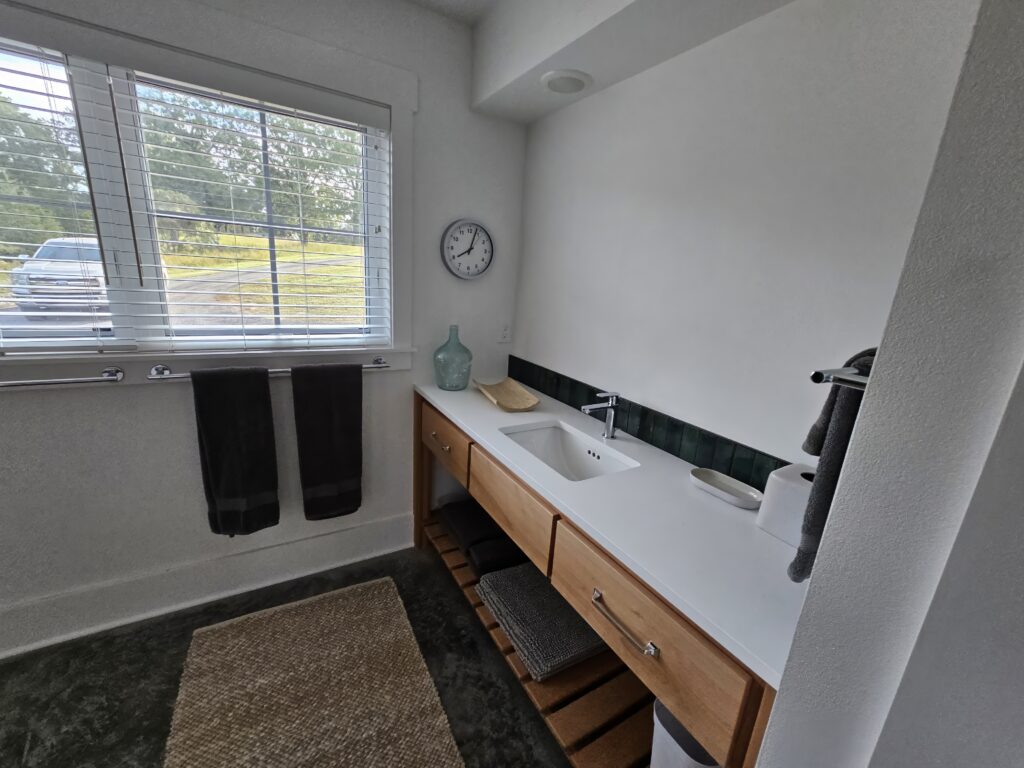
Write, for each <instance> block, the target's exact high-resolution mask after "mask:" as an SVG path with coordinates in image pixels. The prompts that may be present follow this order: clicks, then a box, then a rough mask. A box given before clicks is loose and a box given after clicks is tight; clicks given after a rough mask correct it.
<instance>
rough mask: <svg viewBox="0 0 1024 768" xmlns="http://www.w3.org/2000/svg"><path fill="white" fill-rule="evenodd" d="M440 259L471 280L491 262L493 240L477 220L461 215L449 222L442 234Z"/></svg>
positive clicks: (451, 268)
mask: <svg viewBox="0 0 1024 768" xmlns="http://www.w3.org/2000/svg"><path fill="white" fill-rule="evenodd" d="M441 259H442V261H444V265H445V266H446V267H448V271H449V272H451V273H452V274H453V275H455V276H456V277H461V278H462V279H463V280H470V279H472V278H474V277H479V276H480V275H482V274H483V273H484V272H486V271H487V268H488V267H490V266H491V262H492V261H493V260H494V243H492V242H491V236H490V234H489V233H488V232H487V230H486V229H484V228H483V227H482V226H480V225H479V224H477V223H476V222H475V221H470V220H469V219H459V220H458V221H454V222H452V223H451V224H449V225H448V228H447V229H446V230H445V231H444V235H443V236H442V237H441Z"/></svg>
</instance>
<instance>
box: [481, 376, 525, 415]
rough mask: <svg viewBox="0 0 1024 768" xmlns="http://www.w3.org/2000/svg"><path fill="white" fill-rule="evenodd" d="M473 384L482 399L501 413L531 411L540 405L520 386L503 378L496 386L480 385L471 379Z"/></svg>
mask: <svg viewBox="0 0 1024 768" xmlns="http://www.w3.org/2000/svg"><path fill="white" fill-rule="evenodd" d="M473 383H474V384H475V385H476V388H477V389H479V390H480V391H481V392H482V393H483V396H484V397H486V398H487V399H488V400H490V401H491V402H492V403H494V404H495V405H496V406H498V407H499V408H501V409H502V410H503V411H509V412H511V413H520V412H522V411H532V410H533V409H534V408H536V407H537V406H538V405H539V404H540V400H538V399H537V398H536V397H535V396H533V395H531V394H530V393H529V392H528V391H527V390H526V389H525V388H524V387H523V385H522V384H520V383H519V382H518V381H513V380H512V379H508V378H505V379H502V380H501V381H499V382H498V383H497V384H482V383H480V382H479V381H477V380H476V379H473Z"/></svg>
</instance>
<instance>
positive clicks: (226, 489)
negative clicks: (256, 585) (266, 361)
mask: <svg viewBox="0 0 1024 768" xmlns="http://www.w3.org/2000/svg"><path fill="white" fill-rule="evenodd" d="M192 393H193V396H194V398H195V405H196V426H197V428H198V432H199V458H200V461H201V462H202V467H203V488H204V489H205V491H206V502H207V504H208V506H209V516H210V530H211V531H213V532H214V533H223V534H226V535H228V536H234V535H235V534H238V533H254V532H256V531H258V530H261V529H262V528H269V527H270V526H272V525H277V521H278V519H279V517H280V506H279V504H278V500H277V455H276V448H275V443H274V415H273V412H272V411H271V409H270V381H269V379H268V377H267V369H266V368H214V369H211V370H205V371H193V372H192Z"/></svg>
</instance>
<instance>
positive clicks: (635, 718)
mask: <svg viewBox="0 0 1024 768" xmlns="http://www.w3.org/2000/svg"><path fill="white" fill-rule="evenodd" d="M423 532H424V534H425V536H426V538H427V540H428V541H430V543H431V545H433V547H434V549H436V550H437V552H438V554H439V555H440V556H441V558H442V560H443V561H444V564H445V567H447V568H448V570H449V572H450V573H451V574H452V577H453V578H454V579H455V582H456V583H457V584H458V585H459V587H460V588H461V589H462V592H463V594H464V595H465V596H466V599H467V600H468V601H469V604H470V605H472V606H473V608H474V609H475V610H476V615H477V616H478V617H479V619H480V621H481V623H482V624H483V625H484V628H485V629H487V631H488V634H490V636H491V639H492V640H494V643H495V645H496V646H497V647H498V649H499V650H500V651H501V652H502V654H504V656H505V660H506V661H507V662H508V664H509V666H510V667H511V668H512V671H513V672H514V673H515V675H516V677H518V678H519V680H520V681H521V682H522V684H523V688H524V689H525V690H526V694H527V696H529V698H530V701H532V702H533V705H534V706H535V707H536V708H537V711H538V712H539V713H540V714H541V716H542V717H543V718H544V722H545V723H546V724H547V726H548V729H549V730H550V731H551V733H552V734H553V735H554V737H555V739H556V740H557V741H558V743H559V744H560V745H561V747H562V749H563V750H565V754H566V755H567V756H568V758H569V762H570V763H571V764H572V765H573V766H574V768H634V767H635V766H640V765H646V764H647V762H648V761H649V759H650V752H651V736H652V733H653V728H654V725H653V719H652V718H653V714H652V708H651V707H652V704H651V702H652V701H653V698H654V697H653V696H652V695H651V693H650V692H649V691H648V690H647V689H646V688H645V687H644V685H643V683H641V682H640V680H639V679H638V678H637V677H636V676H635V675H634V674H633V673H632V672H630V671H629V670H628V669H627V668H626V666H625V665H624V664H623V663H622V661H621V660H620V659H619V658H618V657H617V656H616V655H615V654H614V653H612V652H611V651H605V652H604V653H601V654H599V655H597V656H595V657H593V658H591V659H587V660H586V661H583V662H581V663H579V664H577V665H576V666H574V667H572V668H570V669H567V670H565V671H564V672H560V673H558V674H557V675H555V676H554V677H551V678H548V679H547V680H544V681H543V682H537V681H536V680H533V679H532V678H531V677H530V673H529V672H528V671H527V669H526V665H525V664H523V660H522V659H521V658H519V654H517V653H516V651H515V649H514V648H513V646H512V642H511V640H509V637H508V635H507V634H505V631H504V630H503V629H502V628H501V627H500V626H498V623H497V621H495V619H494V615H493V614H492V613H491V611H490V609H488V608H487V606H485V605H484V604H483V601H482V600H481V599H480V596H479V595H478V594H477V591H476V587H475V584H476V583H477V581H478V579H477V576H476V574H475V573H474V572H473V568H472V566H471V565H469V564H468V563H467V562H466V559H465V557H463V555H462V553H461V551H459V549H458V547H457V546H455V542H454V539H453V538H452V537H451V536H449V535H448V534H447V533H446V532H445V530H444V527H443V525H442V524H441V523H438V522H430V523H429V524H427V525H425V526H424V528H423Z"/></svg>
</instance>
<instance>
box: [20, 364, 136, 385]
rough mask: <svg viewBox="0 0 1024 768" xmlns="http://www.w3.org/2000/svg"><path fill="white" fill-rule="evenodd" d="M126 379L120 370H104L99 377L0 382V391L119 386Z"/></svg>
mask: <svg viewBox="0 0 1024 768" xmlns="http://www.w3.org/2000/svg"><path fill="white" fill-rule="evenodd" d="M122 379H124V371H123V370H122V369H120V368H114V367H111V368H104V369H103V370H102V371H100V375H99V376H75V377H74V378H70V379H22V380H21V381H0V389H13V388H15V387H49V386H53V385H56V384H117V382H119V381H121V380H122Z"/></svg>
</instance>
